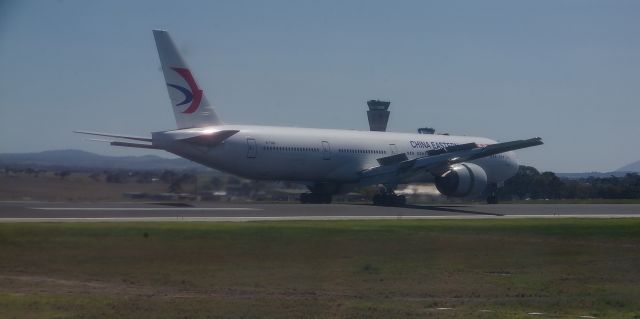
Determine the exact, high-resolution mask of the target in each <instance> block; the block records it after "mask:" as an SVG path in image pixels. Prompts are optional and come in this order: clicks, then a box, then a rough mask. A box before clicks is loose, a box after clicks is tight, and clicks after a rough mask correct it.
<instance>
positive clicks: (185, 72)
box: [167, 68, 202, 114]
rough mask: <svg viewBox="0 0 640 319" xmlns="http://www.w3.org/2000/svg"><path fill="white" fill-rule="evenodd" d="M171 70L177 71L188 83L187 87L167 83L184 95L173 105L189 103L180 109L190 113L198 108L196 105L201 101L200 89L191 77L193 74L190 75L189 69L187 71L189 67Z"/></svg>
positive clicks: (198, 105)
mask: <svg viewBox="0 0 640 319" xmlns="http://www.w3.org/2000/svg"><path fill="white" fill-rule="evenodd" d="M171 70H173V71H175V72H176V73H178V74H179V75H180V76H181V77H182V78H183V79H184V80H185V82H187V85H189V88H188V89H187V88H185V87H184V86H180V85H176V84H170V83H167V86H169V87H172V88H174V89H176V90H178V91H180V93H182V94H183V95H184V100H182V102H180V103H178V104H176V105H175V106H182V105H185V104H188V103H191V104H189V106H188V107H187V108H186V109H185V110H184V111H182V113H186V114H190V113H193V112H195V111H196V110H198V107H200V102H201V101H202V90H200V88H198V84H197V83H196V80H194V79H193V75H191V71H189V69H184V68H171Z"/></svg>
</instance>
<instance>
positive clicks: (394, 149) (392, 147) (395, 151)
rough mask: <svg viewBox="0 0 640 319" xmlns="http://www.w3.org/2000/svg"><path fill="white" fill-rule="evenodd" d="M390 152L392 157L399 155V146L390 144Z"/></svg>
mask: <svg viewBox="0 0 640 319" xmlns="http://www.w3.org/2000/svg"><path fill="white" fill-rule="evenodd" d="M389 151H391V155H396V154H398V146H396V144H389Z"/></svg>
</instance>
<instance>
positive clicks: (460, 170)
mask: <svg viewBox="0 0 640 319" xmlns="http://www.w3.org/2000/svg"><path fill="white" fill-rule="evenodd" d="M485 187H487V173H485V171H484V170H483V169H482V167H480V166H478V165H476V164H473V163H462V164H454V165H451V168H450V169H449V170H448V171H447V172H445V173H444V174H442V175H441V176H438V177H436V188H437V189H438V191H439V192H440V193H441V194H442V195H445V196H451V197H475V196H478V195H480V194H481V193H482V191H484V189H485Z"/></svg>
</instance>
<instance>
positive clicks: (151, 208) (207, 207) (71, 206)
mask: <svg viewBox="0 0 640 319" xmlns="http://www.w3.org/2000/svg"><path fill="white" fill-rule="evenodd" d="M557 217H574V218H581V217H592V218H622V217H640V204H596V205H581V204H548V205H547V204H528V205H527V204H524V205H513V204H499V205H408V206H406V207H401V208H400V207H379V206H373V205H364V204H329V205H322V204H319V205H310V204H293V203H291V204H264V203H205V202H194V203H168V202H158V203H151V202H146V203H142V202H92V203H75V202H53V203H52V202H0V222H2V221H4V222H9V221H65V220H69V221H82V220H86V221H99V220H107V221H112V220H132V221H133V220H141V221H144V220H149V221H154V220H158V221H169V220H210V221H217V220H218V221H225V220H229V221H244V220H287V219H290V220H298V219H302V220H304V219H318V220H323V219H421V218H425V219H426V218H434V219H438V218H439V219H446V218H461V219H462V218H464V219H469V218H557Z"/></svg>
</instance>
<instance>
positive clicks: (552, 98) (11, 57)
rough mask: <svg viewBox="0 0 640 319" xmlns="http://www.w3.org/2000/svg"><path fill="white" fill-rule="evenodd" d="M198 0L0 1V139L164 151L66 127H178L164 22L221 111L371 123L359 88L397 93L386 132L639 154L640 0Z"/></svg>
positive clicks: (561, 158)
mask: <svg viewBox="0 0 640 319" xmlns="http://www.w3.org/2000/svg"><path fill="white" fill-rule="evenodd" d="M188 4H189V5H183V6H181V10H180V15H177V14H176V10H175V3H173V2H170V1H153V2H151V1H149V2H147V1H141V2H135V3H129V2H124V1H123V2H118V1H114V2H106V3H100V2H97V3H93V2H91V3H90V2H84V1H59V2H34V1H5V2H2V3H0V18H1V19H0V52H1V53H2V56H3V59H1V60H0V68H2V70H3V72H2V73H0V115H2V116H0V151H1V152H2V153H28V152H36V151H46V150H51V149H63V148H67V149H79V150H85V151H89V152H92V153H96V154H100V155H114V156H119V155H144V154H151V155H157V156H160V157H169V156H170V154H168V153H163V152H156V151H148V150H145V151H141V150H131V149H123V148H116V147H111V146H109V145H105V144H104V143H95V142H87V141H86V140H85V138H84V137H82V136H79V135H77V134H73V133H72V132H71V131H72V130H76V129H79V130H92V131H103V132H110V133H122V134H134V135H145V136H147V135H149V132H152V131H161V130H170V129H173V128H175V122H174V120H173V118H172V114H171V113H172V112H171V107H170V104H169V101H168V98H167V92H166V89H165V84H164V79H163V78H162V74H161V72H160V71H159V61H158V57H157V53H156V51H155V48H154V44H153V37H152V34H151V30H152V29H165V30H168V31H169V32H170V33H171V35H172V37H173V38H174V40H175V41H176V43H177V44H178V46H179V47H180V49H181V50H182V52H183V54H184V55H185V57H186V59H187V60H188V61H187V62H188V63H189V65H190V67H191V69H192V70H193V72H194V74H195V76H196V77H197V78H198V81H199V82H200V84H201V86H202V89H203V90H204V91H205V92H206V94H207V96H208V98H209V99H210V100H211V102H212V103H213V104H214V105H215V107H216V110H217V112H218V113H219V114H220V116H221V117H222V119H223V120H224V121H225V122H227V123H239V124H263V125H277V126H298V127H301V126H304V127H318V128H337V129H358V130H367V129H368V126H367V119H366V113H365V111H366V110H367V107H366V104H365V102H366V101H367V100H369V99H387V100H391V108H390V111H391V118H390V121H389V131H394V132H415V129H417V128H418V127H424V126H430V127H434V128H436V130H437V131H439V132H450V133H452V134H455V135H473V136H485V137H488V138H492V139H496V140H502V141H506V140H514V139H524V138H531V137H536V136H540V137H542V138H543V141H544V142H545V145H543V146H541V147H536V148H532V149H527V150H520V151H518V152H517V154H518V158H519V159H520V164H522V165H528V166H533V167H536V168H537V169H539V170H540V171H554V172H555V171H557V172H590V171H599V172H604V171H612V170H615V169H617V168H620V167H623V166H625V165H627V164H629V163H633V162H636V161H638V160H639V159H640V148H637V147H633V145H629V141H628V140H629V138H628V137H633V136H640V126H639V125H637V119H638V118H640V108H639V107H637V105H636V103H637V101H640V91H638V90H637V83H640V45H639V44H640V42H639V41H638V40H637V32H636V31H637V30H638V29H640V20H639V19H637V12H639V11H638V9H640V3H638V2H634V1H616V2H597V1H566V2H556V1H538V2H531V3H513V2H509V1H493V0H492V1H486V2H482V3H477V2H471V1H469V2H460V3H450V2H443V3H424V2H420V1H407V2H402V3H400V4H392V3H386V2H378V1H373V2H369V1H367V2H359V1H350V2H337V1H335V2H334V1H329V2H320V3H314V2H305V3H299V2H289V1H273V2H269V3H260V2H230V3H209V2H206V1H194V2H189V3H188ZM187 16H188V17H190V19H178V18H179V17H187ZM425 106H426V107H425ZM550 154H553V156H550Z"/></svg>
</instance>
